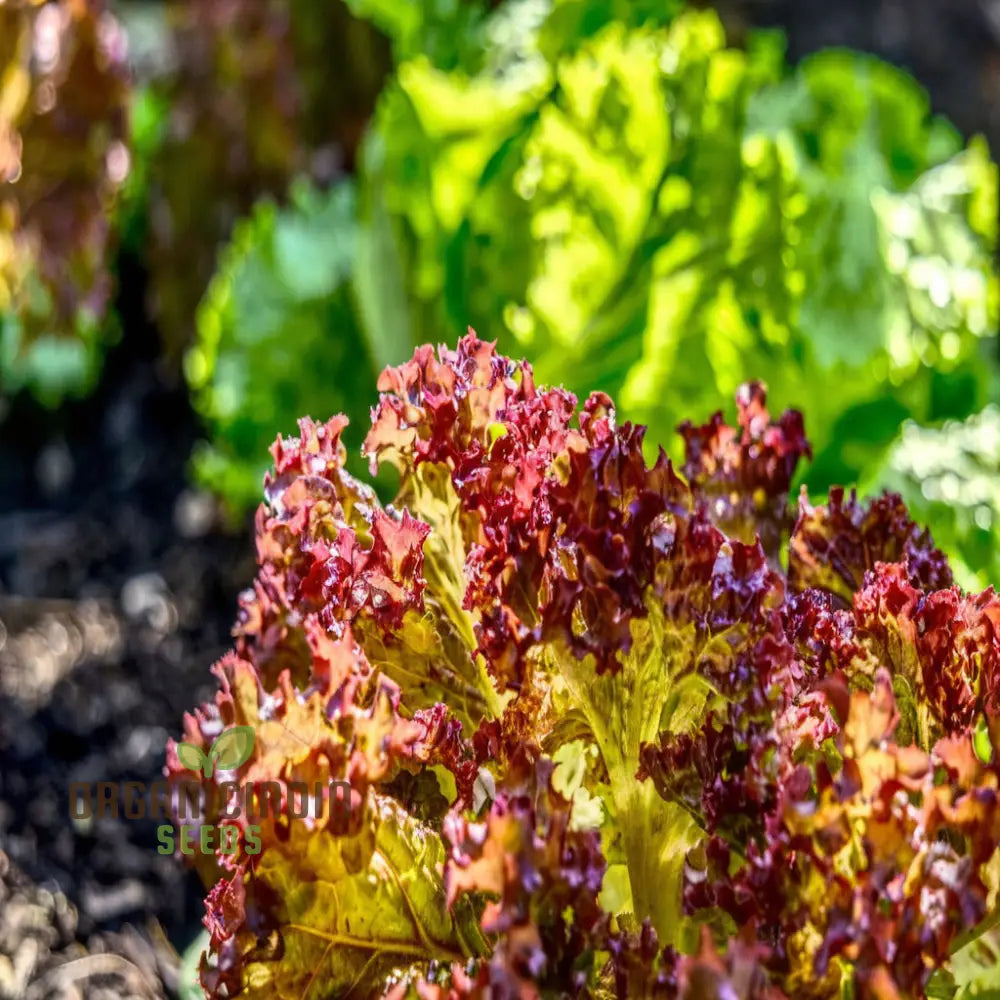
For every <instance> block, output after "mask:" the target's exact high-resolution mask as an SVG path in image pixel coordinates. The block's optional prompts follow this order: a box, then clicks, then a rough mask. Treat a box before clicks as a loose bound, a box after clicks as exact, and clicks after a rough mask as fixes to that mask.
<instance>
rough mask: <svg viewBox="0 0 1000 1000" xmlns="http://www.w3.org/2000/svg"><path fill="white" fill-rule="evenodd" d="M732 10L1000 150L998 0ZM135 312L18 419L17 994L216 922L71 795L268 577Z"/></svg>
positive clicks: (10, 533) (12, 618)
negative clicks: (905, 88)
mask: <svg viewBox="0 0 1000 1000" xmlns="http://www.w3.org/2000/svg"><path fill="white" fill-rule="evenodd" d="M721 6H722V7H724V8H725V12H726V16H727V19H728V23H729V26H730V29H731V32H732V33H733V35H734V37H735V38H738V37H739V35H740V33H741V32H742V31H744V30H745V28H746V26H747V25H748V24H761V25H770V24H782V25H784V26H785V27H786V28H787V29H788V30H789V34H790V54H791V55H792V57H793V58H794V57H798V56H801V55H802V54H804V53H806V52H808V51H810V50H812V49H815V48H818V47H821V46H824V45H830V44H846V45H851V46H854V47H857V48H862V49H867V50H869V51H874V52H877V53H879V54H881V55H883V56H885V57H887V58H889V59H890V60H892V61H894V62H897V63H899V64H901V65H904V66H906V67H907V68H909V69H910V70H911V71H913V72H914V73H915V75H917V77H918V78H919V79H921V81H922V82H923V83H924V84H925V85H926V86H928V88H929V89H930V91H931V95H932V100H933V103H934V106H935V108H936V109H937V110H940V111H943V112H946V113H948V114H949V115H950V116H951V117H952V118H953V119H954V120H955V121H956V122H957V123H958V124H959V126H960V127H961V128H962V129H963V130H965V131H966V132H970V133H971V132H975V131H985V132H987V133H988V134H989V136H990V139H991V143H992V146H993V150H994V155H996V154H997V151H998V150H1000V45H998V38H1000V0H937V2H929V0H924V2H916V0H841V2H840V3H837V4H831V3H827V2H821V0H723V3H722V4H721ZM118 308H119V314H120V315H121V316H122V317H123V326H124V329H125V330H126V331H127V335H126V337H125V338H124V340H123V342H122V344H120V345H119V346H118V347H117V348H115V349H114V350H113V351H112V352H111V353H110V355H109V357H108V360H107V364H106V367H105V370H104V374H103V376H102V380H101V383H100V385H99V386H98V388H97V390H96V391H95V393H94V394H93V395H92V396H91V398H90V399H89V400H87V401H84V402H79V403H73V404H70V405H68V406H66V407H64V408H63V409H62V410H61V411H59V412H49V411H46V410H43V409H41V408H39V407H38V406H37V405H35V404H33V403H32V402H31V401H29V400H17V401H15V402H14V404H13V405H12V408H11V409H10V411H9V412H8V413H7V414H6V416H5V417H4V419H3V421H2V423H0V1000H4V998H7V997H10V998H14V997H19V996H31V997H35V996H39V997H42V996H49V995H66V996H69V995H73V996H81V995H86V996H93V997H97V996H121V995H126V994H129V995H140V996H142V995H150V996H156V995H160V994H161V993H162V992H164V991H165V992H167V993H170V992H172V991H173V989H174V988H175V977H176V955H174V954H173V953H172V952H171V949H170V947H169V945H167V944H166V941H167V940H169V941H170V942H172V943H173V945H174V946H175V947H176V948H180V949H183V947H185V946H186V944H187V943H188V942H189V941H190V940H191V939H192V938H193V937H194V935H195V934H196V933H197V931H198V930H199V922H200V919H201V914H202V908H201V898H202V890H201V887H200V886H199V884H198V882H197V879H196V877H195V876H194V875H193V874H192V873H190V872H185V871H184V869H183V868H182V867H181V865H180V864H179V863H178V862H177V861H175V860H174V859H173V858H169V857H163V856H161V855H159V854H158V853H157V851H156V836H155V824H154V823H152V822H149V821H138V820H135V821H132V820H126V819H120V820H102V821H98V822H95V823H93V824H90V825H87V824H83V823H77V824H74V822H73V821H72V820H71V819H70V816H69V811H68V801H67V796H68V789H69V785H70V783H71V782H74V781H91V782H96V781H129V780H132V781H146V782H149V781H152V780H155V779H156V778H157V777H158V776H159V774H160V771H161V768H162V766H163V754H164V744H165V741H166V739H167V737H168V736H177V735H178V734H179V730H180V725H181V721H182V716H183V713H184V711H185V710H187V709H190V708H192V707H193V706H195V705H197V704H199V703H200V702H201V701H204V700H205V699H206V698H208V697H209V696H210V695H211V692H212V691H213V690H214V681H213V679H212V678H211V676H210V675H209V672H208V668H209V666H210V665H211V663H212V662H213V661H214V660H215V659H216V658H217V657H218V656H219V655H220V654H221V653H222V652H223V651H224V649H225V648H226V647H227V646H228V643H229V629H230V626H231V623H232V620H233V618H234V613H235V609H236V599H237V595H238V593H239V591H240V590H241V589H242V588H243V587H245V586H247V585H248V584H249V582H250V580H251V577H252V573H253V548H252V544H251V541H250V534H249V531H248V528H247V526H245V525H244V526H242V527H240V528H238V529H236V530H235V531H234V530H233V529H232V528H231V527H230V528H229V529H228V530H226V529H225V528H224V526H223V525H222V523H221V521H220V518H219V517H218V515H217V512H216V510H215V507H214V505H213V504H212V502H211V501H210V500H209V499H208V498H206V497H204V496H202V495H199V494H197V493H196V492H194V491H192V490H191V488H190V487H189V485H188V483H187V478H186V463H187V458H188V455H189V454H190V451H191V447H192V444H193V443H194V441H195V440H196V439H197V437H198V434H199V428H198V424H197V420H196V418H195V417H194V415H193V413H192V411H191V409H190V406H189V403H188V401H187V396H186V393H185V391H184V388H183V385H182V384H181V383H180V382H179V381H178V380H177V378H176V377H175V376H171V375H170V374H169V373H168V372H166V371H164V370H163V369H162V368H161V367H159V362H158V360H157V357H158V338H157V336H156V332H155V331H154V330H152V329H150V328H149V326H148V324H147V321H146V320H145V316H146V310H145V308H144V276H143V274H142V273H141V271H140V270H139V269H138V268H137V267H136V265H135V264H134V263H133V262H129V261H126V262H124V263H123V265H122V280H121V292H120V294H119V303H118ZM26 942H27V943H26ZM83 945H85V946H86V950H85V949H84V947H83ZM81 984H83V985H81Z"/></svg>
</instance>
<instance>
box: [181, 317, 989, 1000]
mask: <svg viewBox="0 0 1000 1000" xmlns="http://www.w3.org/2000/svg"><path fill="white" fill-rule="evenodd" d="M379 389H380V391H381V396H380V400H379V404H378V406H377V408H376V409H375V410H374V411H373V419H372V427H371V430H370V432H369V434H368V437H367V440H366V442H365V452H366V453H367V455H368V456H369V457H370V460H371V463H372V467H373V469H374V468H377V467H378V466H380V465H385V464H388V465H390V466H392V467H394V468H395V469H396V470H397V471H398V474H399V490H398V495H397V499H396V502H395V503H394V504H393V505H391V506H386V507H382V506H380V505H379V503H378V501H377V500H376V497H375V495H374V494H373V492H372V491H371V490H370V489H369V488H368V487H366V486H364V485H362V484H361V483H359V482H357V481H356V480H354V479H353V478H351V477H350V476H349V475H348V474H347V473H346V472H345V471H344V450H343V447H342V446H341V444H340V436H341V433H342V431H343V429H344V426H345V423H346V421H345V419H344V418H343V417H334V418H333V419H331V420H329V421H328V422H326V423H325V424H316V423H314V422H313V421H311V420H309V419H304V420H302V421H301V422H300V435H299V437H298V438H296V439H290V440H281V439H279V440H278V441H277V443H276V444H275V446H274V448H273V450H272V453H273V456H274V471H273V474H271V475H269V476H268V478H267V479H266V482H265V503H264V504H263V505H262V506H261V508H260V510H259V511H258V515H257V532H256V533H257V550H258V562H259V572H258V574H257V578H256V580H255V582H254V585H253V588H252V590H250V591H248V592H247V593H246V594H244V595H243V597H242V599H241V610H240V615H239V620H238V623H237V625H236V629H235V636H236V648H235V650H234V651H233V652H231V653H230V654H228V655H227V656H226V657H225V658H223V660H222V661H221V662H220V663H219V664H218V665H217V666H216V668H215V672H216V674H217V675H218V677H219V680H220V690H219V692H218V694H217V696H216V698H215V701H214V702H213V703H211V704H208V705H205V706H203V707H202V708H200V709H198V710H197V711H196V712H195V713H194V714H193V715H189V716H188V717H187V718H186V720H185V727H184V740H185V741H186V742H188V743H194V744H196V745H199V746H201V747H203V748H205V749H207V748H208V746H209V745H210V744H211V743H212V741H213V739H214V738H215V737H216V736H217V735H218V732H219V731H220V730H221V729H222V728H223V727H226V726H230V725H234V724H238V725H249V726H253V727H254V728H255V730H256V734H257V737H256V746H255V749H254V753H253V756H252V757H251V758H250V759H249V760H248V761H247V763H246V764H244V765H242V766H241V768H240V769H239V771H238V774H236V775H235V778H236V779H238V780H239V781H241V782H244V783H248V784H250V785H258V784H261V783H263V782H269V781H270V782H277V783H278V786H279V787H280V788H281V789H282V790H283V794H284V795H286V796H287V794H288V793H287V790H288V788H289V786H290V784H291V783H292V782H296V781H303V782H307V783H308V784H309V785H310V787H312V786H313V785H314V784H315V783H317V782H318V783H321V784H322V783H326V782H328V781H329V780H330V779H337V780H346V781H348V782H350V786H351V796H352V804H353V807H354V808H353V809H352V811H351V818H350V822H349V823H348V824H346V825H344V824H343V823H340V824H336V823H334V822H333V821H332V813H333V810H332V809H331V808H330V805H331V804H330V803H329V802H325V803H323V804H322V805H321V807H318V808H314V809H313V810H312V811H311V812H310V814H309V815H307V816H304V817H302V818H289V817H287V816H284V815H278V816H277V817H270V818H265V819H263V820H261V821H260V824H259V825H260V834H259V837H260V841H261V844H262V848H261V851H260V853H259V854H251V853H249V852H248V851H247V850H246V849H245V847H246V843H245V838H244V840H242V841H241V844H242V845H243V846H242V847H241V848H240V849H239V850H237V851H236V853H234V854H232V855H220V857H219V859H218V862H216V861H215V860H214V859H209V860H210V861H211V864H210V865H206V874H207V875H208V877H209V878H211V879H213V880H215V884H214V887H213V888H212V890H211V892H210V893H209V896H208V899H207V902H206V907H207V916H206V924H207V926H208V928H209V930H210V932H211V948H210V953H209V954H208V955H207V956H206V957H205V958H204V959H203V963H202V981H203V984H204V985H205V987H206V988H207V989H208V991H209V993H210V994H211V995H212V996H215V997H225V996H231V995H233V994H235V993H237V992H240V991H243V992H244V993H245V994H246V995H248V996H259V997H272V996H276V997H298V998H301V997H305V996H308V997H320V996H330V997H334V996H345V997H347V996H351V997H363V996H365V997H367V996H385V997H393V998H404V997H420V998H460V997H482V998H486V997H493V998H497V997H556V996H560V997H561V996H577V997H610V996H618V997H647V996H650V997H652V996H662V997H684V998H688V1000H694V998H709V1000H712V998H717V1000H722V998H733V997H738V998H742V1000H749V998H754V1000H764V998H768V1000H776V998H781V997H795V998H798V997H830V998H833V997H858V998H879V1000H885V998H897V997H898V998H903V997H921V996H925V995H929V994H928V990H931V991H932V994H931V995H935V996H952V995H955V994H956V992H958V991H960V990H963V989H965V988H966V985H965V984H968V983H970V982H972V981H973V980H974V979H975V978H976V977H977V976H980V974H981V972H982V970H981V969H980V968H979V967H978V966H977V965H976V955H975V954H973V953H974V952H975V949H977V948H980V949H983V950H984V953H987V952H988V949H987V947H986V942H988V941H989V940H990V927H991V920H992V919H993V914H995V913H996V905H995V889H996V883H997V865H996V857H995V847H996V844H997V839H998V837H1000V810H998V793H997V788H998V779H1000V770H998V767H997V763H996V759H995V753H994V750H993V738H994V737H997V738H1000V729H998V725H1000V724H998V722H997V719H998V717H1000V669H998V667H1000V643H998V639H997V633H996V624H995V623H996V622H997V621H998V620H1000V602H998V600H997V598H996V597H995V596H994V594H993V592H992V591H991V590H990V591H986V592H985V593H983V594H980V595H969V594H964V593H962V592H960V591H959V590H958V589H956V588H955V587H953V586H952V584H951V577H950V573H949V570H948V566H947V562H946V560H945V558H944V557H943V556H942V554H941V553H940V552H939V551H938V550H937V549H935V547H934V544H933V542H932V541H931V539H930V536H929V535H928V534H927V533H926V532H925V531H921V530H920V529H918V528H917V526H916V525H914V523H913V522H912V521H911V520H910V519H909V517H908V516H907V514H906V511H905V509H904V508H903V507H902V505H901V503H900V502H899V500H898V498H896V497H893V496H883V497H880V498H877V499H875V500H873V501H871V502H869V503H862V502H860V501H859V500H858V499H857V498H856V497H855V496H853V495H851V496H846V495H845V494H844V492H843V491H842V490H834V491H833V492H832V493H831V495H830V497H829V501H828V502H827V503H825V504H823V505H820V506H812V505H811V504H810V503H808V501H807V500H805V499H803V500H801V501H800V503H799V511H798V518H797V520H796V519H795V517H794V516H793V515H792V514H790V508H789V499H788V494H789V487H790V483H791V481H792V477H793V475H794V472H795V469H796V465H797V463H798V461H799V459H800V458H801V457H802V456H804V455H808V454H809V445H808V443H807V441H806V438H805V436H804V431H803V426H802V420H801V417H800V416H799V415H798V414H797V413H791V412H789V413H786V414H785V415H784V416H783V417H782V418H781V419H780V420H779V421H778V422H776V423H775V422H772V421H771V420H770V418H769V416H768V413H767V410H766V409H765V398H764V390H763V388H762V387H761V386H760V385H749V386H746V387H744V388H743V389H742V390H741V391H740V393H739V395H738V397H737V405H738V411H739V421H738V426H737V427H729V426H727V425H726V424H725V423H724V421H723V419H722V417H721V415H719V414H716V415H715V416H714V417H713V418H712V419H711V420H710V421H709V423H708V424H707V425H705V426H703V427H694V426H691V425H688V424H685V425H684V426H682V427H681V433H682V434H683V436H684V440H685V444H686V452H687V459H686V462H685V465H684V468H683V470H682V473H683V474H680V473H678V472H677V471H675V470H674V469H673V468H672V467H671V465H670V463H669V461H668V460H667V458H666V457H665V455H664V454H663V453H662V452H661V453H660V456H659V458H658V459H657V460H656V461H655V462H654V463H653V464H652V465H651V466H650V465H648V464H647V462H646V461H645V460H644V458H643V453H642V443H643V428H641V427H634V426H631V425H629V424H623V425H618V424H617V423H616V419H615V411H614V408H613V406H612V403H611V401H610V399H608V398H607V397H606V396H605V395H603V394H600V393H595V394H593V395H591V396H590V398H589V399H587V400H586V402H585V403H584V404H583V405H582V406H581V407H578V406H577V401H576V400H575V399H574V397H573V396H572V395H570V394H569V393H568V392H566V391H564V390H562V389H558V388H556V389H540V388H537V387H536V386H535V384H534V381H533V379H532V373H531V369H530V367H529V366H528V365H527V364H524V363H521V364H518V363H515V362H513V361H511V360H509V359H508V358H505V357H502V356H500V355H499V354H497V353H496V351H495V350H494V348H493V346H492V345H490V344H488V343H484V342H482V341H480V340H478V339H477V338H476V337H475V336H474V335H472V334H470V335H469V336H468V337H466V338H464V339H463V340H462V341H461V342H460V343H459V345H458V347H457V349H456V350H454V351H451V350H445V349H441V350H440V351H439V352H438V353H437V354H435V353H434V351H433V350H432V349H431V348H430V347H422V348H420V349H418V350H417V352H416V354H415V355H414V357H413V359H412V360H411V361H409V362H407V363H406V364H404V365H402V366H400V367H398V368H394V369H388V370H387V371H385V372H384V373H383V374H382V376H381V379H380V382H379ZM786 565H787V569H785V568H784V566H786ZM167 770H168V773H169V775H170V776H171V777H172V778H178V777H180V776H181V775H182V773H184V772H183V769H182V768H181V766H180V764H179V762H178V760H177V755H176V746H175V745H174V744H171V745H170V747H169V749H168V764H167ZM185 776H189V775H185ZM199 780H201V781H203V782H206V783H214V784H216V786H217V787H216V789H215V790H216V791H217V790H218V786H221V784H223V783H224V782H225V781H227V780H228V781H232V780H234V775H233V774H231V773H225V772H224V773H223V774H222V775H218V774H216V775H215V776H214V777H211V778H204V777H203V776H202V777H201V778H200V779H199ZM223 798H224V795H223ZM219 800H220V797H219V796H214V797H213V798H212V799H210V801H216V802H217V801H219ZM204 818H205V820H206V821H208V822H216V821H218V819H219V818H220V817H219V815H207V816H205V817H204ZM227 822H230V823H231V824H232V825H235V826H236V827H237V828H238V830H239V831H241V832H242V833H245V829H246V824H247V823H248V822H250V820H249V819H248V818H247V817H246V816H241V817H239V818H235V819H231V820H227ZM216 864H218V867H215V866H216ZM208 868H211V869H212V870H211V871H208V870H207V869H208ZM970 956H971V957H970ZM987 975H988V973H987Z"/></svg>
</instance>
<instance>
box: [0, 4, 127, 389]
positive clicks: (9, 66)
mask: <svg viewBox="0 0 1000 1000" xmlns="http://www.w3.org/2000/svg"><path fill="white" fill-rule="evenodd" d="M108 7H109V5H108V4H107V3H106V2H105V0H52V2H45V0H6V2H3V3H0V334H2V344H0V355H2V357H0V388H3V389H4V390H12V389H17V388H20V384H21V383H23V382H29V383H33V382H38V383H39V389H40V391H41V392H42V394H43V395H45V396H46V397H49V396H52V395H53V394H54V396H55V397H56V398H58V396H59V394H60V391H59V389H60V386H59V382H60V374H59V372H54V371H46V367H48V368H50V369H55V368H57V365H56V364H55V363H54V362H53V361H52V359H51V358H50V359H49V363H48V365H47V366H46V365H45V364H39V365H35V366H33V365H32V364H31V363H30V362H29V361H27V360H26V356H27V355H28V354H30V352H31V350H32V348H33V347H35V346H37V343H38V341H40V340H41V339H42V338H47V339H48V340H49V341H51V342H55V343H58V344H60V345H62V346H64V347H66V348H68V349H69V350H70V351H71V352H74V351H76V352H77V353H79V355H80V357H81V358H82V359H83V360H81V361H80V366H81V367H83V368H86V367H88V366H90V365H92V362H93V359H92V358H91V359H89V360H87V359H88V358H89V356H90V355H92V354H93V353H94V352H95V350H96V347H97V344H98V343H99V342H100V332H101V323H102V321H103V320H104V318H105V314H106V311H107V307H108V304H109V300H110V298H111V293H112V285H113V282H112V278H111V275H110V274H109V272H108V262H109V259H110V256H111V251H112V250H113V247H114V243H115V233H114V227H113V225H112V223H111V221H110V218H111V216H112V214H113V213H112V209H113V207H114V204H115V200H116V197H117V195H118V193H119V191H120V188H121V185H122V183H123V182H124V180H125V178H126V175H127V174H128V169H129V153H128V149H127V142H128V138H129V136H128V107H127V104H128V96H129V77H128V68H127V61H126V52H125V37H124V34H123V32H122V30H121V28H120V27H119V25H118V24H117V22H116V21H115V20H114V19H113V18H112V16H111V14H110V12H109V9H108ZM35 367H37V368H39V369H40V370H39V371H38V372H37V373H34V368H35ZM65 377H66V378H67V380H68V381H69V382H72V381H73V378H74V377H75V375H74V376H72V377H71V376H70V375H67V376H65ZM80 380H81V383H80V384H82V382H85V381H86V378H85V377H84V375H81V376H80ZM79 387H80V385H76V386H75V388H79Z"/></svg>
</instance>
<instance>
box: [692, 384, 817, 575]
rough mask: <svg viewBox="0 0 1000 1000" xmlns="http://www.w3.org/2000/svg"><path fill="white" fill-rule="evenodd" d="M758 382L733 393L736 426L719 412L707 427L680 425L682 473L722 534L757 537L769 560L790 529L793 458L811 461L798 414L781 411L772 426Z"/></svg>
mask: <svg viewBox="0 0 1000 1000" xmlns="http://www.w3.org/2000/svg"><path fill="white" fill-rule="evenodd" d="M766 401H767V390H766V387H765V386H764V384H763V383H762V382H747V383H745V384H744V385H741V386H740V387H739V389H738V390H737V392H736V406H737V411H738V425H739V426H738V427H730V426H729V425H728V424H726V422H725V420H724V419H723V416H722V413H721V411H719V412H716V413H714V414H713V415H712V417H711V418H710V419H709V421H708V423H706V424H703V425H701V426H695V425H694V424H692V423H691V422H690V421H684V423H682V424H681V425H680V426H679V427H678V428H677V430H678V432H679V433H680V435H681V436H682V437H683V439H684V454H685V458H684V467H683V472H684V475H685V476H686V478H687V480H688V482H689V483H690V484H691V487H692V490H693V491H694V494H695V496H696V498H697V499H698V500H699V501H700V502H701V503H702V504H703V505H704V507H705V509H706V511H707V513H708V514H709V515H710V516H711V518H712V520H713V521H714V522H715V523H716V524H717V525H718V526H719V527H720V528H721V529H722V530H723V531H725V532H726V534H728V535H731V536H732V537H734V538H739V539H741V540H742V541H745V542H751V541H753V539H754V537H755V536H759V537H760V539H761V543H762V544H763V546H764V548H765V551H766V552H767V553H768V556H769V557H770V558H771V559H772V561H774V560H775V559H776V558H777V552H778V549H779V548H780V545H781V541H782V539H783V537H784V535H785V533H786V532H787V530H788V529H789V528H790V527H791V515H790V513H789V510H788V491H789V489H790V487H791V482H792V478H793V477H794V475H795V470H796V467H797V466H798V463H799V460H800V459H802V458H803V457H805V458H811V457H812V449H811V447H810V445H809V442H808V440H807V439H806V436H805V427H804V425H803V421H802V414H801V413H799V411H797V410H786V411H785V412H784V413H783V414H782V416H781V418H780V420H779V421H778V422H777V423H774V422H772V421H771V417H770V414H769V413H768V410H767V407H766V405H765V404H766Z"/></svg>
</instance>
